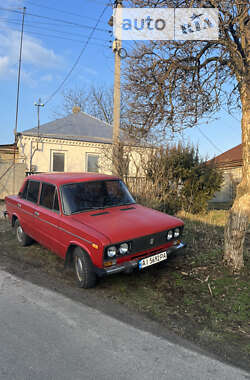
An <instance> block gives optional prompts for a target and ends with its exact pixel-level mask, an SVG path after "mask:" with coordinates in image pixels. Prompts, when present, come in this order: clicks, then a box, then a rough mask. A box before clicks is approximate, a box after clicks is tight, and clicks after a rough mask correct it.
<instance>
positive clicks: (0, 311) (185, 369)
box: [0, 270, 250, 380]
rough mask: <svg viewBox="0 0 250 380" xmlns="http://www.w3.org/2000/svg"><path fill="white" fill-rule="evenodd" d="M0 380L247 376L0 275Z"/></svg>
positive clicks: (175, 379) (228, 379) (172, 379)
mask: <svg viewBox="0 0 250 380" xmlns="http://www.w3.org/2000/svg"><path fill="white" fill-rule="evenodd" d="M83 292H84V290H83ZM0 379H1V380H29V379H30V380H31V379H32V380H57V379H58V380H64V379H65V380H78V379H79V380H80V379H81V380H82V379H84V380H89V379H91V380H92V379H93V380H95V379H97V380H98V379H101V380H105V379H107V380H112V379H117V380H123V379H124V380H127V379H129V380H137V379H140V380H147V379H149V380H154V379H155V380H157V379H161V380H162V379H167V380H178V379H192V380H196V379H197V380H203V379H204V380H206V379H207V380H213V379H216V380H218V379H219V380H222V379H225V380H236V379H237V380H241V379H242V380H243V379H244V380H246V379H248V380H250V374H248V373H246V372H244V371H242V370H240V369H237V368H234V367H231V366H229V365H226V364H224V363H221V362H219V361H216V360H214V359H212V358H210V357H206V356H204V355H202V354H200V353H198V352H194V351H191V350H188V349H187V348H184V347H181V346H180V345H178V344H174V343H172V342H169V341H168V340H166V339H163V338H160V337H157V336H155V335H153V334H151V333H149V332H146V331H143V330H140V329H136V328H135V327H132V326H130V325H127V324H125V323H123V322H120V321H119V320H117V319H113V318H112V317H110V316H107V315H105V314H103V313H101V312H100V311H97V310H95V309H92V308H90V307H88V306H85V305H83V304H79V303H77V302H75V301H72V300H70V299H69V298H66V297H64V296H62V295H60V294H58V293H54V292H52V291H50V290H47V289H44V288H41V287H38V286H36V285H33V284H31V283H29V282H26V281H24V280H21V279H18V278H16V277H14V276H12V275H10V274H9V273H6V272H4V271H2V270H0Z"/></svg>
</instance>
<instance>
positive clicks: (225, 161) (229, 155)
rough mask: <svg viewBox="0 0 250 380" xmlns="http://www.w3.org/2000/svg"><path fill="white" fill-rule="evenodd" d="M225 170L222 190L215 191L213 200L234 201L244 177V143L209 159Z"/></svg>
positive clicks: (221, 169)
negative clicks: (237, 188) (238, 186)
mask: <svg viewBox="0 0 250 380" xmlns="http://www.w3.org/2000/svg"><path fill="white" fill-rule="evenodd" d="M209 162H210V163H212V164H213V165H215V166H216V168H218V169H219V170H220V171H222V172H223V177H224V181H223V184H222V187H221V190H220V191H218V192H216V193H215V196H214V198H213V199H212V200H211V202H232V201H233V200H234V198H235V195H236V187H237V185H238V184H239V183H240V182H241V178H242V166H243V161H242V144H240V145H237V146H235V147H234V148H232V149H230V150H228V151H226V152H224V153H222V154H220V155H219V156H217V157H214V158H213V159H212V160H210V161H209Z"/></svg>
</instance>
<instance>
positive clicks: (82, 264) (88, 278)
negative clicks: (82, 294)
mask: <svg viewBox="0 0 250 380" xmlns="http://www.w3.org/2000/svg"><path fill="white" fill-rule="evenodd" d="M74 268H75V274H76V280H77V284H78V286H79V287H80V288H85V289H87V288H93V287H94V286H95V284H96V274H95V272H94V270H93V264H92V262H91V260H90V258H89V256H88V254H87V253H86V252H84V251H83V250H82V249H81V248H80V247H76V248H75V250H74Z"/></svg>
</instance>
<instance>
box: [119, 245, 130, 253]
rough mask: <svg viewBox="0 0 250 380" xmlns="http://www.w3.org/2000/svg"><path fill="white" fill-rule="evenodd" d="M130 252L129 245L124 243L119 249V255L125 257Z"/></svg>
mask: <svg viewBox="0 0 250 380" xmlns="http://www.w3.org/2000/svg"><path fill="white" fill-rule="evenodd" d="M127 252H128V243H122V244H121V245H120V247H119V253H120V254H121V255H125V254H126V253H127Z"/></svg>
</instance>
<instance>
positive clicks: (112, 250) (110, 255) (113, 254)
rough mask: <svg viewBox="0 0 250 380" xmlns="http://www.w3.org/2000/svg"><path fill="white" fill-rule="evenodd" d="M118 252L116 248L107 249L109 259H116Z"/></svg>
mask: <svg viewBox="0 0 250 380" xmlns="http://www.w3.org/2000/svg"><path fill="white" fill-rule="evenodd" d="M116 251H117V249H116V247H115V246H112V247H109V248H108V249H107V255H108V257H115V255H116Z"/></svg>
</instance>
